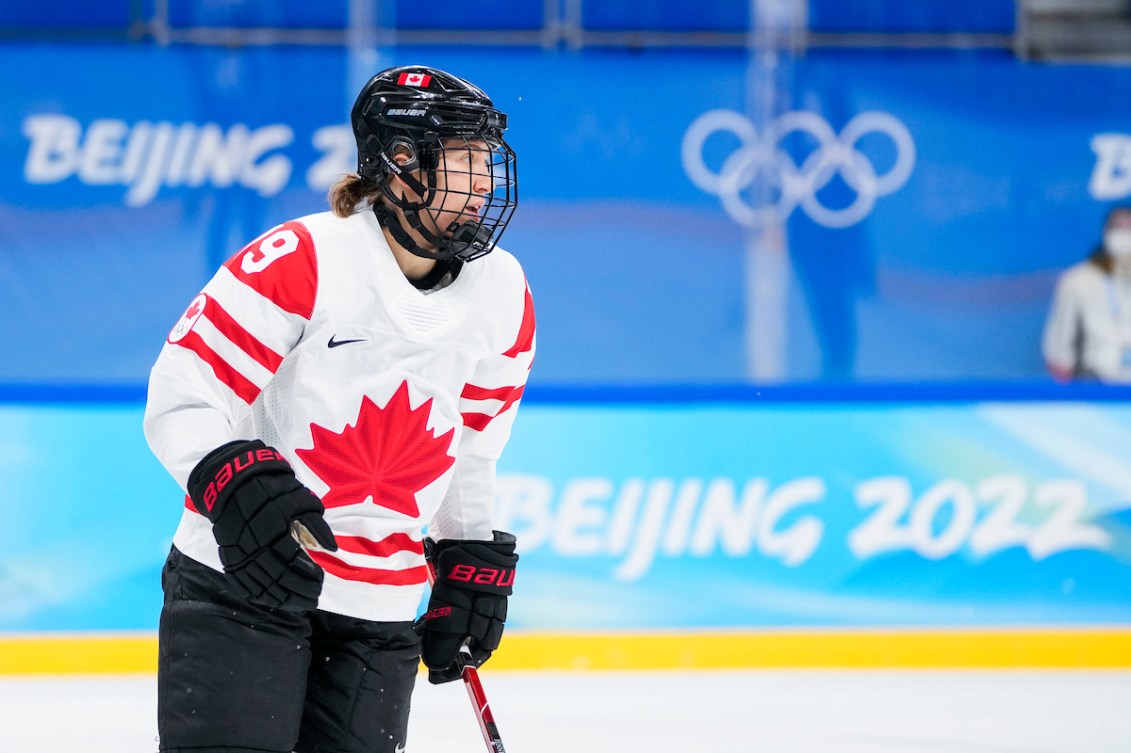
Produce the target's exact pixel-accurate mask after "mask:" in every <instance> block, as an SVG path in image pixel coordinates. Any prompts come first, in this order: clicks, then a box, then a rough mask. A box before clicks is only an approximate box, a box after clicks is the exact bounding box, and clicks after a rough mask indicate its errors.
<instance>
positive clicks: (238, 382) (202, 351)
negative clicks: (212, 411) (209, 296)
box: [173, 331, 259, 405]
mask: <svg viewBox="0 0 1131 753" xmlns="http://www.w3.org/2000/svg"><path fill="white" fill-rule="evenodd" d="M173 344H174V345H179V346H181V347H182V348H188V349H189V350H191V351H192V352H193V353H196V355H198V356H199V357H200V358H201V360H203V361H204V362H205V363H206V364H208V365H209V366H211V367H212V373H214V374H215V375H216V378H217V379H219V380H220V381H221V382H223V383H224V384H226V385H228V387H230V388H231V389H232V392H234V393H236V394H237V395H238V396H239V398H240V400H243V401H244V402H245V403H247V404H248V405H251V403H252V402H253V401H254V400H255V398H256V397H258V396H259V388H258V387H256V386H255V384H253V383H252V382H251V381H249V380H248V378H247V377H245V376H244V375H243V374H241V373H239V372H238V371H236V370H235V369H234V368H232V366H231V365H230V364H229V363H228V362H227V361H225V360H224V359H223V358H221V357H220V354H219V353H217V352H216V351H214V350H212V348H210V347H208V343H206V342H204V340H203V339H202V338H201V336H200V335H198V334H197V333H196V332H192V331H190V332H189V333H188V334H187V335H185V336H184V337H182V338H181V339H180V340H178V341H177V342H175V343H173Z"/></svg>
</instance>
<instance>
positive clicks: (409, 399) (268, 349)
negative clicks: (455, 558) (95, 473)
mask: <svg viewBox="0 0 1131 753" xmlns="http://www.w3.org/2000/svg"><path fill="white" fill-rule="evenodd" d="M534 340H535V325H534V311H533V303H532V301H531V297H530V291H529V288H528V287H527V285H526V280H525V277H524V275H523V272H522V268H521V267H520V265H519V263H518V262H517V261H516V260H515V258H514V257H513V256H511V255H510V254H509V253H507V252H506V251H503V250H502V249H495V251H493V252H492V253H491V254H489V255H487V256H485V257H482V258H480V259H477V260H475V261H473V262H470V263H468V264H465V265H464V267H463V269H462V271H461V272H460V274H459V276H458V277H457V278H456V279H455V280H454V281H453V282H452V283H451V284H450V285H448V286H446V287H444V288H441V289H439V290H435V291H428V292H422V291H420V290H418V289H416V288H415V287H413V286H412V284H411V283H410V282H409V281H408V280H407V279H406V278H405V276H404V274H403V273H402V272H401V270H400V268H399V267H398V266H397V263H396V260H395V259H394V257H393V254H392V251H391V250H390V249H389V246H388V244H387V243H386V241H385V238H384V235H383V234H382V232H381V229H380V226H379V225H378V224H377V220H376V218H375V217H374V216H373V213H372V212H361V213H358V214H355V215H353V216H351V217H349V218H348V219H342V218H339V217H336V216H334V215H333V214H332V213H329V212H324V213H321V214H315V215H310V216H308V217H303V218H301V219H298V220H294V221H291V222H287V223H285V224H283V225H280V226H279V227H276V228H273V229H272V230H270V231H268V232H267V233H265V234H264V235H262V236H260V237H259V238H257V239H256V240H255V241H253V242H252V243H250V244H249V245H248V246H247V247H246V248H244V249H243V250H242V251H240V252H239V253H237V254H236V255H235V256H233V257H232V258H231V259H230V260H229V261H228V262H227V263H226V264H225V265H224V266H223V267H221V268H220V270H219V271H218V272H217V273H216V275H215V277H213V278H212V280H211V281H210V282H209V283H208V284H207V285H206V286H205V288H204V290H203V291H202V292H201V293H200V295H198V296H197V297H196V298H195V299H194V300H193V301H192V303H191V304H190V305H189V308H188V310H187V311H186V312H185V314H184V315H183V316H182V318H181V320H180V321H179V322H177V324H176V326H175V327H174V328H173V330H172V332H171V333H170V334H169V338H168V340H167V342H166V343H165V345H164V347H163V348H162V350H161V354H160V356H159V357H158V359H157V362H156V364H155V365H154V367H153V370H152V372H151V375H150V381H149V397H148V402H147V405H146V411H145V434H146V438H147V440H148V442H149V446H150V448H151V449H152V450H153V452H154V454H156V456H157V458H158V459H159V460H160V461H161V462H162V464H163V465H164V466H165V467H166V468H167V469H168V471H169V473H171V474H172V475H173V477H174V478H175V479H176V480H177V482H178V483H180V485H181V487H182V488H185V486H186V484H187V481H188V476H189V473H190V472H191V470H192V468H193V467H194V466H195V465H196V464H197V462H198V461H199V460H200V459H201V458H202V457H204V455H206V454H207V453H208V452H210V451H211V450H213V449H215V448H216V447H218V446H219V445H222V444H224V443H225V442H228V441H231V440H233V439H254V438H258V439H262V440H263V441H264V442H266V443H267V444H268V445H271V446H273V447H275V448H276V449H277V450H279V451H280V452H281V453H282V454H283V455H284V456H286V457H287V459H288V460H289V461H290V463H291V465H292V466H293V468H294V470H295V474H296V476H297V477H298V479H299V480H300V481H301V482H302V483H304V484H306V485H307V486H308V487H309V488H310V489H311V490H312V491H313V492H314V493H315V494H317V495H318V496H319V497H320V498H321V499H322V501H323V504H324V505H325V506H326V520H327V522H328V523H329V525H330V527H331V529H332V530H333V531H334V535H335V537H336V539H337V542H338V546H339V547H340V548H339V550H338V551H337V552H333V553H331V552H327V551H322V550H320V549H317V548H315V549H309V550H308V551H309V552H310V555H311V557H312V558H313V559H314V561H315V562H317V563H318V564H319V565H320V566H321V567H322V568H323V569H324V570H325V572H326V579H325V583H324V586H323V590H322V596H321V598H320V600H319V608H320V609H323V610H326V611H331V612H335V613H338V614H344V615H350V616H354V617H361V618H365V619H371V620H389V621H395V620H408V619H412V618H413V617H414V616H415V614H416V610H417V606H418V604H419V602H420V599H421V596H422V591H423V586H424V583H425V582H426V571H425V567H424V558H423V549H422V544H421V540H422V529H423V527H424V526H425V525H426V524H428V525H429V533H430V535H431V536H432V537H433V538H436V539H440V538H473V539H490V538H491V530H492V517H493V510H494V485H495V462H496V461H497V459H498V458H499V456H500V454H501V452H502V450H503V447H504V445H505V444H506V442H507V440H508V438H509V436H510V432H511V426H512V424H513V421H514V416H515V413H516V410H517V405H518V402H519V398H520V397H521V396H522V391H523V388H524V387H525V384H526V378H527V375H528V373H529V370H530V367H531V364H532V361H533V358H534ZM173 541H174V544H175V545H176V546H177V548H178V549H180V550H181V551H182V552H184V553H185V554H186V555H188V556H189V557H192V558H193V559H196V560H198V561H200V562H203V563H205V564H207V565H209V566H211V567H213V568H215V569H217V570H220V569H221V565H220V559H219V553H218V550H217V545H216V542H215V539H214V538H213V536H212V529H211V523H210V522H209V521H208V520H207V518H205V517H204V516H202V515H200V514H198V513H197V512H196V511H195V509H194V508H193V507H192V504H191V502H188V501H187V498H186V509H185V511H184V514H183V516H182V519H181V523H180V526H179V527H178V528H177V532H176V535H175V536H174V539H173Z"/></svg>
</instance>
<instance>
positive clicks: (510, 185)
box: [351, 66, 518, 261]
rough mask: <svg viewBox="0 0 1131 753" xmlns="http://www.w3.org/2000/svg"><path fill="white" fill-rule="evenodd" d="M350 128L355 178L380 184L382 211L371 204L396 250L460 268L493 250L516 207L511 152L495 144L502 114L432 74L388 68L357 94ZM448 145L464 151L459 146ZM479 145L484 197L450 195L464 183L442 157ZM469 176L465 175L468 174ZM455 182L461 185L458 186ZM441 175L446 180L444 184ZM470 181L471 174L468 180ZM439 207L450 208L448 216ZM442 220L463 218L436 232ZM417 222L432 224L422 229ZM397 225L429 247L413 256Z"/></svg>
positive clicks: (447, 77)
mask: <svg viewBox="0 0 1131 753" xmlns="http://www.w3.org/2000/svg"><path fill="white" fill-rule="evenodd" d="M351 120H352V125H353V130H354V136H355V138H356V140H357V146H358V174H359V175H361V176H362V177H363V178H365V179H368V180H372V181H374V182H376V183H378V184H380V185H381V187H382V195H383V196H384V198H385V202H384V204H381V203H378V204H375V205H374V212H375V213H376V215H377V218H378V220H379V221H380V223H381V225H382V226H383V227H385V228H386V229H387V230H388V231H389V232H390V234H391V235H392V236H393V238H394V239H395V240H396V241H397V242H398V243H399V244H400V245H402V246H403V247H405V248H406V249H407V250H408V251H411V252H412V253H414V254H417V255H418V256H423V257H426V258H431V259H437V260H445V259H453V258H454V259H460V260H463V261H470V260H471V259H476V258H478V257H480V256H483V255H485V254H487V253H490V251H492V250H493V249H494V248H495V245H496V244H497V243H498V240H499V237H500V236H501V235H502V233H503V231H504V230H505V229H506V226H507V224H508V223H509V222H510V218H511V216H512V215H513V213H514V209H515V207H516V206H517V204H518V183H517V173H516V169H515V165H516V163H515V155H514V151H513V150H512V149H511V148H510V146H509V145H508V144H507V143H506V141H505V140H504V139H503V132H504V131H505V130H506V126H507V117H506V114H505V113H503V112H501V111H499V110H498V109H496V108H495V106H494V104H493V103H492V102H491V100H490V98H488V97H487V95H486V94H485V93H484V92H483V91H482V90H481V89H479V88H478V87H476V86H474V85H473V84H471V83H469V82H467V81H464V80H463V79H460V78H457V77H456V76H452V75H451V74H449V73H445V72H444V71H440V70H438V69H434V68H426V67H422V66H404V67H400V68H391V69H389V70H386V71H383V72H381V73H379V74H377V75H376V76H374V77H373V78H372V79H370V81H369V83H367V84H366V86H365V87H364V88H363V89H362V91H361V93H360V94H359V95H358V98H357V101H356V102H355V103H354V106H353V110H352V112H351ZM453 141H454V142H457V143H458V142H462V147H459V146H455V145H453V144H452V143H451V142H453ZM479 143H482V144H485V145H486V147H487V149H488V150H489V153H490V154H489V157H488V159H487V162H486V165H487V169H488V171H489V175H488V178H489V180H490V184H491V188H490V189H488V190H487V191H486V193H483V189H482V187H480V188H478V189H476V188H469V189H467V190H463V189H461V188H453V185H460V184H461V183H462V182H464V181H467V177H466V176H467V175H468V173H464V172H463V170H462V169H460V168H459V167H458V165H457V166H456V167H452V166H450V165H449V164H448V160H447V159H446V156H445V155H446V153H447V152H448V151H449V150H451V149H457V148H465V149H468V150H472V149H478V148H479V147H473V144H479ZM472 169H473V168H471V167H468V168H467V170H468V172H470V171H471V170H472ZM459 174H462V175H464V176H465V177H464V178H462V179H460V178H458V175H459ZM439 175H444V180H443V181H442V185H441V181H440V180H439V179H438V176H439ZM474 175H475V174H474V173H471V176H472V177H471V180H472V181H473V180H474ZM391 178H395V179H396V180H399V181H401V182H402V183H403V184H404V185H405V186H407V187H408V189H410V190H411V191H412V192H413V193H414V194H416V196H417V197H419V200H418V201H413V200H410V199H409V198H408V196H407V195H405V193H404V191H403V190H402V191H399V192H398V191H397V190H396V188H395V186H394V185H393V184H394V183H395V181H393V180H390V179H391ZM453 178H455V180H453ZM398 193H399V195H398ZM460 194H462V195H464V196H465V197H466V198H465V200H464V203H463V206H462V207H457V208H456V209H452V208H451V207H452V206H455V205H458V196H459V195H460ZM452 196H455V197H456V200H455V202H452V201H451V198H450V197H452ZM438 197H440V198H441V200H440V202H439V204H437V198H438ZM445 203H447V204H449V205H450V206H449V207H448V208H447V209H445V208H444V204H445ZM387 205H391V206H393V207H396V208H398V209H400V210H401V211H400V212H399V213H398V212H395V211H392V210H391V209H390V207H389V206H387ZM468 207H471V209H468ZM442 213H447V216H451V214H452V213H455V214H457V215H460V216H462V217H469V218H470V219H466V220H463V221H460V220H459V219H457V220H454V221H450V222H448V223H447V225H448V226H447V227H441V224H442V222H447V221H446V220H444V221H442V220H441V214H442ZM422 214H423V215H424V217H426V218H428V219H430V220H431V222H430V223H426V222H425V221H424V219H423V218H422ZM402 218H403V221H404V223H407V225H408V227H410V228H411V229H412V230H414V231H415V233H416V235H418V236H419V237H420V238H422V239H423V240H424V242H425V243H426V244H427V245H429V246H431V248H421V247H420V246H419V245H418V243H417V242H416V241H414V239H413V236H412V235H410V234H409V232H408V229H407V228H406V227H404V225H403V224H402Z"/></svg>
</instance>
